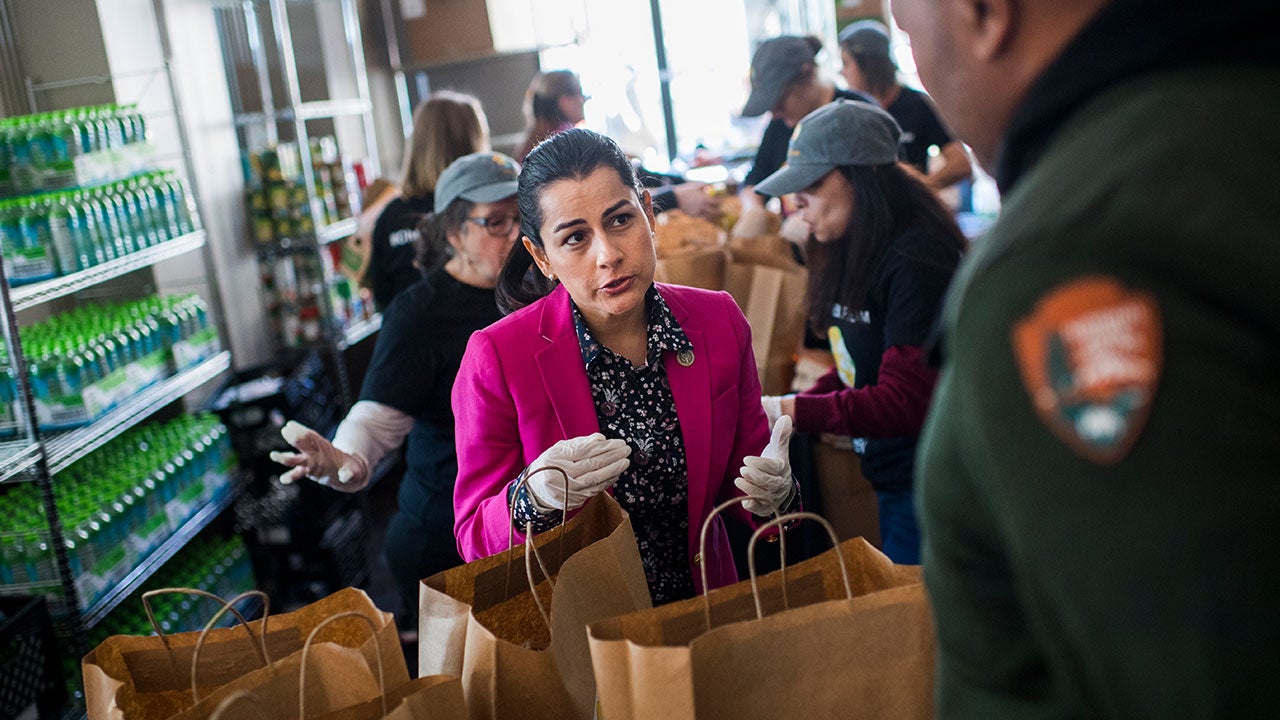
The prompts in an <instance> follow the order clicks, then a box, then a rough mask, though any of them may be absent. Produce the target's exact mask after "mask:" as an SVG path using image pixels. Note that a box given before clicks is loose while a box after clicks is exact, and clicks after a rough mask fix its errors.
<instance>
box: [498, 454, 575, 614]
mask: <svg viewBox="0 0 1280 720" xmlns="http://www.w3.org/2000/svg"><path fill="white" fill-rule="evenodd" d="M548 470H554V471H556V472H558V473H560V476H561V477H563V478H564V494H565V495H566V496H567V495H568V494H569V473H567V472H565V471H564V468H559V467H556V466H554V465H543V466H542V467H540V468H537V469H535V470H530V469H529V468H525V471H524V472H522V473H520V477H518V478H516V484H515V486H516V489H517V490H519V489H520V487H522V486H524V485H525V484H526V483H528V482H529V478H531V477H533V476H534V475H537V474H538V473H540V472H546V471H548ZM568 521H569V511H568V510H567V509H563V508H562V509H561V510H560V527H564V525H565V523H567V522H568ZM515 526H516V508H515V505H514V504H512V506H511V523H510V525H509V526H508V528H507V551H508V552H510V551H511V550H513V549H515V546H516V527H515ZM524 540H525V542H524V547H525V551H524V574H525V577H526V578H527V579H528V580H529V592H530V593H532V594H533V603H534V604H535V605H537V606H538V612H539V613H540V614H541V615H542V620H543V621H544V622H545V623H546V624H547V629H548V630H550V629H551V613H550V612H548V611H547V608H546V606H545V605H543V603H542V598H540V597H538V583H536V582H534V579H533V563H532V562H530V558H529V556H530V555H532V556H533V558H534V559H536V560H537V561H538V568H539V569H540V570H542V576H543V577H545V578H546V579H547V585H548V586H550V587H551V589H552V590H553V591H554V590H555V589H556V584H555V581H554V580H552V579H551V573H549V572H547V565H546V563H544V562H543V561H542V554H541V553H539V552H538V548H537V547H535V546H534V543H533V523H532V522H527V523H525V524H524ZM560 550H561V557H560V561H561V563H563V562H564V555H563V552H564V545H563V543H562V544H561V545H560ZM504 595H505V596H506V597H511V556H510V555H508V556H507V585H506V590H505V591H504Z"/></svg>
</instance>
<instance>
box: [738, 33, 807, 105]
mask: <svg viewBox="0 0 1280 720" xmlns="http://www.w3.org/2000/svg"><path fill="white" fill-rule="evenodd" d="M821 48H822V43H821V42H819V41H818V40H817V38H806V37H801V36H799V35H783V36H781V37H776V38H773V39H770V40H766V41H765V42H764V43H763V44H761V45H760V47H759V48H758V49H757V50H756V54H755V56H754V57H752V58H751V94H750V95H749V96H747V104H746V105H744V106H743V107H742V116H743V117H756V116H758V115H763V114H765V113H767V112H769V111H770V110H772V109H773V108H774V106H775V105H777V104H778V101H779V100H781V99H782V91H783V90H785V89H786V87H787V83H789V82H791V80H792V79H794V78H795V76H796V75H799V74H800V71H801V70H802V69H804V66H805V65H806V64H808V63H811V62H813V58H814V56H816V55H817V54H818V50H820V49H821Z"/></svg>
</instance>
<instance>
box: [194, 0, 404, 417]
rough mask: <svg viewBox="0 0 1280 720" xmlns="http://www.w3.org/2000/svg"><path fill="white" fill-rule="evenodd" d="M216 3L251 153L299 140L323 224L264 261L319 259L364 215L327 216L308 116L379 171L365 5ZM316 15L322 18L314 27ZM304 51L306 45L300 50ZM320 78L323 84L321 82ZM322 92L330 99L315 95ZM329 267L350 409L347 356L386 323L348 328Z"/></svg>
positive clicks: (326, 348) (266, 254)
mask: <svg viewBox="0 0 1280 720" xmlns="http://www.w3.org/2000/svg"><path fill="white" fill-rule="evenodd" d="M213 1H214V8H215V13H217V17H218V27H219V32H220V35H221V37H220V40H221V43H222V48H223V61H224V63H225V66H226V71H227V81H228V89H229V91H230V93H231V101H232V108H233V110H234V113H235V122H236V126H237V128H238V134H239V138H240V142H241V150H242V151H243V152H245V153H246V154H248V153H249V152H252V151H254V150H256V149H257V148H256V147H254V145H255V143H265V144H266V145H267V146H271V145H275V144H276V143H278V142H279V141H280V139H281V137H282V136H283V137H285V138H288V139H289V140H290V141H292V142H294V143H296V144H297V148H298V155H299V158H300V160H301V162H300V165H301V170H302V176H303V183H304V185H305V186H306V191H307V201H308V203H309V205H310V209H311V215H312V220H313V223H312V224H313V226H314V227H315V228H316V230H315V232H314V233H311V234H308V235H306V236H303V237H291V238H286V239H284V240H283V241H279V242H276V243H272V244H270V245H266V246H264V247H261V248H259V252H258V256H259V260H260V261H261V262H269V261H270V260H272V259H274V258H277V257H282V256H285V255H315V256H317V258H318V256H319V255H320V254H321V253H324V252H327V251H328V250H327V246H329V245H330V244H332V243H335V242H338V241H341V240H345V239H346V238H348V237H350V236H351V235H353V234H354V233H355V232H356V229H357V226H358V220H357V219H356V218H354V217H351V218H346V219H344V220H340V221H338V222H336V223H331V224H327V225H326V224H325V223H324V222H323V220H324V215H323V212H322V209H321V203H320V202H319V200H318V198H317V197H316V191H315V188H316V183H315V177H314V173H313V165H312V157H311V150H312V148H311V144H310V138H311V137H312V136H313V135H314V133H313V132H312V131H311V129H309V128H308V123H315V122H320V123H328V124H332V126H333V128H334V131H335V132H334V135H335V138H336V139H337V141H338V145H339V150H340V151H341V152H342V154H343V155H345V156H347V157H353V156H354V157H361V159H362V160H363V162H364V165H365V167H366V169H367V170H368V172H369V174H370V176H371V177H374V176H377V174H378V158H377V151H376V148H377V145H376V139H375V137H374V125H373V103H372V101H371V99H370V96H369V87H368V80H367V76H366V73H365V62H364V51H363V49H362V46H361V39H360V37H361V36H360V20H359V15H358V13H357V11H356V6H355V2H354V0H213ZM310 22H314V23H315V27H314V28H313V27H312V26H310V25H309V24H308V23H310ZM299 30H300V31H302V32H304V33H309V32H311V31H312V30H315V31H316V32H317V33H318V34H319V35H324V33H325V32H327V33H328V35H327V37H328V38H329V39H330V40H333V39H335V37H336V35H337V34H339V31H340V34H341V39H342V42H341V43H336V42H330V43H326V42H324V40H325V38H324V37H316V38H311V37H306V38H301V39H300V36H299V37H295V34H296V33H298V31H299ZM313 39H314V40H315V41H316V42H315V45H316V46H318V47H320V48H321V49H320V50H318V51H317V50H316V49H315V48H313V47H311V46H310V44H309V41H311V40H313ZM339 45H340V46H341V47H340V49H341V50H343V53H345V54H335V55H326V54H325V53H326V51H328V50H332V49H339ZM300 48H303V49H305V50H306V52H305V53H301V54H300V53H299V49H300ZM317 53H318V54H317ZM318 59H319V63H317V60H318ZM335 68H336V71H335ZM304 76H305V77H304ZM339 76H340V77H339ZM317 80H322V81H323V82H322V83H317ZM317 84H323V85H324V92H323V93H317V90H316V86H317ZM335 88H337V89H335ZM317 94H323V95H325V96H326V97H324V98H323V99H313V98H315V96H316V95H317ZM335 95H339V96H337V97H335ZM341 123H345V124H346V125H345V129H347V130H348V132H345V133H344V132H341V131H340V130H341V128H340V127H339V125H340V124H341ZM356 123H358V124H359V125H360V129H359V131H358V132H355V131H351V128H352V127H353V126H354V124H356ZM251 138H253V139H251ZM353 144H354V145H356V146H357V149H356V152H354V153H353V152H350V149H351V145H353ZM360 146H362V147H360ZM319 266H320V267H321V268H322V270H323V271H324V272H325V273H326V277H324V278H323V283H324V291H323V292H321V293H320V297H319V306H320V310H321V315H322V325H323V330H322V336H321V340H320V342H319V349H320V350H321V351H322V352H324V353H325V354H326V355H327V356H328V358H329V364H330V366H331V367H332V368H333V372H334V373H335V375H336V380H337V386H338V389H339V392H340V394H341V398H342V400H343V402H344V404H345V405H347V406H350V405H351V403H352V402H354V400H355V389H356V388H353V387H352V382H351V380H350V378H349V377H348V373H347V365H346V362H345V360H344V358H343V355H342V353H343V352H344V351H345V350H346V349H347V348H349V347H351V346H352V345H354V344H356V343H359V342H361V341H362V340H364V339H365V338H368V337H370V336H371V335H372V334H373V333H375V332H376V331H377V330H378V328H379V327H381V318H380V317H378V316H377V315H375V316H374V317H373V318H372V319H369V320H359V321H356V322H353V323H351V324H350V326H349V327H340V326H339V323H338V322H337V321H336V319H335V318H336V317H337V313H336V312H335V308H334V306H333V303H332V299H331V297H330V293H329V287H330V283H331V281H332V279H333V275H332V274H329V273H330V270H329V266H328V265H327V264H326V263H324V262H323V261H321V262H320V263H319Z"/></svg>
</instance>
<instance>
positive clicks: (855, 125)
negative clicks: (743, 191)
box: [756, 99, 902, 197]
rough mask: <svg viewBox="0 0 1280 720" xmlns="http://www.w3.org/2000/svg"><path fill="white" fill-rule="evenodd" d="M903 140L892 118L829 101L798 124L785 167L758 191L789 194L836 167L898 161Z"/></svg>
mask: <svg viewBox="0 0 1280 720" xmlns="http://www.w3.org/2000/svg"><path fill="white" fill-rule="evenodd" d="M901 137H902V129H901V128H899V127H898V123H897V121H895V120H894V119H893V116H892V115H890V114H889V113H887V112H885V111H884V110H882V109H880V108H879V107H877V106H875V105H872V104H870V103H864V102H859V101H857V100H843V99H841V100H836V101H835V102H831V103H827V104H826V105H823V106H822V107H820V108H818V109H817V110H814V111H813V112H811V113H809V114H808V115H805V116H804V119H803V120H801V121H800V122H799V123H797V124H796V129H795V130H794V131H792V133H791V143H790V145H788V146H787V164H786V165H783V166H782V169H780V170H778V171H777V172H775V173H774V174H772V175H770V176H769V177H767V178H765V179H764V180H763V181H761V182H760V184H759V185H756V192H758V193H763V194H765V195H772V196H774V197H777V196H779V195H789V194H791V193H795V192H800V191H801V190H804V189H805V188H807V187H809V186H810V185H812V184H814V183H816V182H818V181H819V180H821V179H822V177H823V176H824V175H826V174H827V173H829V172H831V171H832V170H834V169H836V168H838V167H844V166H848V165H888V164H890V163H893V162H896V161H897V159H898V141H899V140H900V139H901Z"/></svg>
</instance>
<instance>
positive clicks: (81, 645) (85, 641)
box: [0, 264, 89, 657]
mask: <svg viewBox="0 0 1280 720" xmlns="http://www.w3.org/2000/svg"><path fill="white" fill-rule="evenodd" d="M0 306H3V307H4V328H3V330H4V341H5V343H7V344H8V346H9V364H10V365H11V366H12V368H13V370H12V372H13V375H14V380H15V381H16V382H17V386H18V387H17V390H18V396H19V397H20V400H21V402H22V411H21V413H20V415H21V418H20V420H21V423H22V425H21V428H20V432H21V433H23V434H24V435H25V436H26V437H28V438H31V439H32V440H34V441H35V442H36V443H37V444H38V445H39V447H40V450H39V454H38V455H37V456H36V463H35V483H36V487H38V488H39V489H40V500H41V502H42V503H43V505H44V514H45V520H46V522H47V524H48V526H49V544H50V545H51V546H52V547H51V548H50V550H52V551H53V557H54V562H55V564H56V565H57V572H58V582H59V584H60V585H61V587H62V597H63V603H64V611H65V613H66V616H67V619H68V622H69V624H70V625H71V642H72V648H71V650H72V652H74V653H75V654H76V656H77V657H78V656H81V655H84V654H86V653H88V652H89V634H88V632H87V630H86V628H85V625H84V618H83V617H82V616H81V614H80V595H79V593H78V592H77V591H76V583H75V578H73V577H72V576H71V562H70V560H69V559H68V558H67V546H66V540H65V538H64V537H63V535H62V520H61V518H59V517H58V503H57V502H56V501H55V498H54V496H53V476H52V475H51V474H50V473H49V464H48V462H47V460H46V457H45V447H44V443H43V442H41V441H40V437H39V435H38V434H37V432H36V422H35V419H36V403H35V397H34V396H33V395H32V393H31V377H30V376H29V375H28V373H27V359H26V356H25V355H24V354H23V352H22V342H21V338H20V337H19V334H18V319H17V316H16V315H15V314H14V312H13V304H12V303H11V302H10V301H9V278H8V277H6V276H5V271H4V266H3V264H0Z"/></svg>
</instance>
